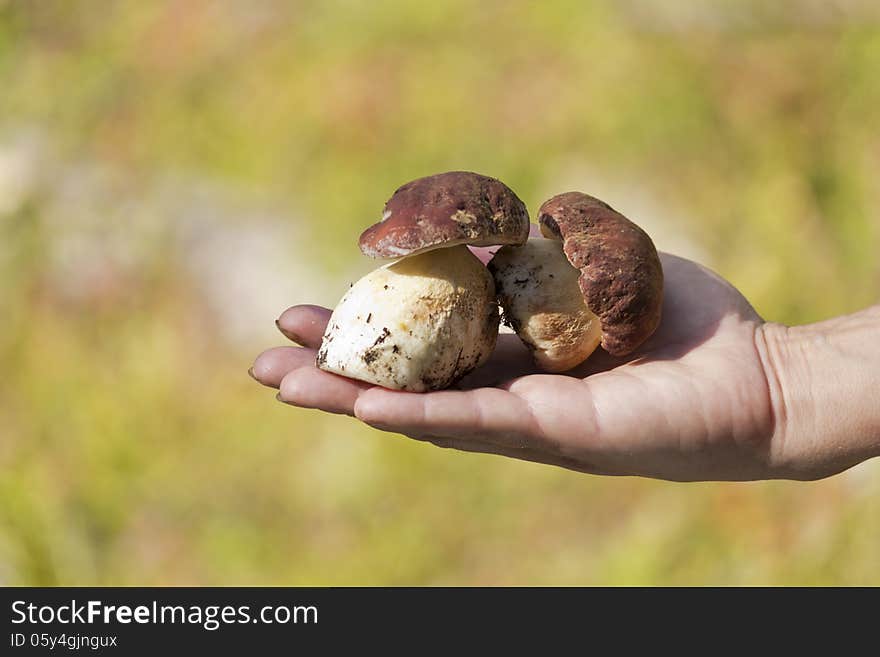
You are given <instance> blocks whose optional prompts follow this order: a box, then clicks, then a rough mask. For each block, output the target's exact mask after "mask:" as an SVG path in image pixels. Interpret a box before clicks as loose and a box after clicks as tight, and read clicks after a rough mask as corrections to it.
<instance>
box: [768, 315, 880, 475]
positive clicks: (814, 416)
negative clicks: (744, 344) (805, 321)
mask: <svg viewBox="0 0 880 657" xmlns="http://www.w3.org/2000/svg"><path fill="white" fill-rule="evenodd" d="M759 331H760V333H761V338H760V340H759V341H758V342H759V350H760V351H762V354H761V355H762V360H763V362H764V366H765V368H764V369H765V371H766V373H767V380H768V385H769V388H770V398H771V403H772V407H773V409H774V419H775V422H774V424H775V429H774V435H773V439H772V440H773V447H772V449H771V456H772V459H773V462H774V465H775V466H776V468H777V469H779V470H780V471H781V472H782V473H783V474H782V476H790V477H793V478H798V479H801V478H803V479H813V478H818V477H823V476H828V475H830V474H834V473H836V472H840V471H841V470H845V469H846V468H848V467H851V466H853V465H855V464H857V463H860V462H861V461H864V460H867V459H869V458H872V457H875V456H880V394H878V390H880V339H878V338H880V306H874V307H872V308H869V309H867V310H864V311H861V312H859V313H855V314H853V315H847V316H844V317H838V318H835V319H832V320H829V321H825V322H820V323H817V324H809V325H805V326H794V327H787V326H783V325H780V324H772V323H768V324H764V325H763V326H762V327H761V328H760V329H759Z"/></svg>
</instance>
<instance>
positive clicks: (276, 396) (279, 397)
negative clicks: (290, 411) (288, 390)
mask: <svg viewBox="0 0 880 657" xmlns="http://www.w3.org/2000/svg"><path fill="white" fill-rule="evenodd" d="M275 399H277V400H278V401H280V402H281V403H282V404H286V403H287V402H286V401H284V400H283V399H281V393H280V392H279V393H278V394H277V395H275Z"/></svg>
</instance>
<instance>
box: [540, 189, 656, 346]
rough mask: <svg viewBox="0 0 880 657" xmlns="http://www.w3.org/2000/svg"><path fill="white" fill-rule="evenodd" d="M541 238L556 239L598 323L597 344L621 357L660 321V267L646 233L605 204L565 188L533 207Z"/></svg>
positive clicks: (646, 335)
mask: <svg viewBox="0 0 880 657" xmlns="http://www.w3.org/2000/svg"><path fill="white" fill-rule="evenodd" d="M538 222H539V223H540V225H541V233H543V235H544V236H545V237H548V238H551V239H557V240H561V241H562V243H563V250H564V251H565V256H566V257H567V258H568V261H569V262H570V263H571V264H572V265H574V267H575V268H577V269H578V270H580V272H581V275H580V278H579V279H578V284H579V285H580V288H581V293H582V294H583V295H584V300H585V301H586V302H587V306H588V307H589V308H590V310H591V311H592V312H593V313H595V314H596V315H597V316H598V317H599V321H600V323H601V325H602V347H603V348H604V349H605V351H607V352H608V353H610V354H611V355H613V356H625V355H626V354H629V353H631V352H632V351H634V350H635V349H636V348H637V347H638V346H639V345H641V344H642V343H643V342H644V341H645V340H647V339H648V337H650V335H651V334H652V333H653V332H654V330H655V329H656V328H657V325H658V324H659V323H660V312H661V307H662V305H663V268H662V266H661V265H660V258H659V257H658V256H657V249H656V248H654V243H653V242H652V241H651V238H650V237H648V235H647V233H645V231H643V230H642V229H641V228H639V227H638V226H636V225H635V224H634V223H633V222H631V221H630V220H629V219H627V218H626V217H624V216H623V215H622V214H620V213H619V212H617V211H615V210H614V209H613V208H611V207H610V206H609V205H607V204H606V203H603V202H602V201H600V200H599V199H596V198H593V197H592V196H588V195H586V194H582V193H580V192H566V193H565V194H559V195H558V196H554V197H553V198H551V199H550V200H549V201H546V202H545V203H544V204H543V205H542V206H541V208H540V209H539V210H538Z"/></svg>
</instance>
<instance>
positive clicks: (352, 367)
mask: <svg viewBox="0 0 880 657" xmlns="http://www.w3.org/2000/svg"><path fill="white" fill-rule="evenodd" d="M528 234H529V217H528V212H527V211H526V208H525V205H524V204H523V203H522V201H520V200H519V198H517V196H516V194H514V193H513V191H511V190H510V189H509V188H508V187H507V186H505V185H504V184H503V183H501V182H500V181H498V180H495V179H494V178H489V177H487V176H481V175H479V174H476V173H469V172H462V171H453V172H448V173H442V174H438V175H435V176H429V177H426V178H420V179H418V180H414V181H412V182H410V183H407V184H406V185H404V186H403V187H401V188H399V189H398V190H397V191H396V192H395V193H394V195H393V196H392V197H391V199H390V200H389V201H388V202H387V203H386V204H385V212H384V214H383V217H382V221H380V222H379V223H377V224H375V225H373V226H371V227H370V228H368V229H367V230H366V231H364V233H363V234H362V235H361V237H360V241H359V245H360V249H361V251H362V252H363V253H364V254H365V255H368V256H370V257H373V258H400V259H399V260H397V261H395V262H391V263H389V264H387V265H385V266H383V267H380V268H379V269H377V270H375V271H373V272H370V273H369V274H367V275H366V276H364V277H363V278H361V279H360V280H359V281H357V282H356V283H355V284H354V285H353V286H352V287H351V289H350V290H349V291H348V293H347V294H346V295H345V296H344V297H343V298H342V300H341V301H340V302H339V304H338V305H337V306H336V308H335V309H334V311H333V314H332V315H331V317H330V321H329V323H328V325H327V331H326V333H325V334H324V338H323V340H322V343H321V348H320V349H319V350H318V357H317V365H318V367H319V368H321V369H322V370H325V371H327V372H333V373H335V374H340V375H342V376H346V377H349V378H353V379H358V380H361V381H366V382H369V383H373V384H376V385H379V386H383V387H385V388H391V389H395V390H408V391H412V392H426V391H429V390H440V389H443V388H448V387H449V386H451V385H452V384H454V383H455V382H456V381H458V380H459V379H461V378H462V377H463V376H465V375H466V374H468V373H469V372H471V371H472V370H473V369H475V368H477V367H479V366H480V365H481V364H483V363H484V362H485V361H486V359H487V358H488V357H489V355H490V354H491V353H492V351H493V349H494V348H495V342H496V339H497V336H498V324H499V313H498V304H497V301H496V292H495V284H494V282H493V279H492V275H491V274H490V273H489V271H488V270H487V269H486V267H485V266H484V265H483V263H482V262H480V260H479V259H478V258H477V257H476V256H474V255H473V254H472V253H471V252H470V250H469V249H468V248H467V247H468V246H469V245H470V246H492V245H514V244H524V243H525V242H526V240H527V239H528Z"/></svg>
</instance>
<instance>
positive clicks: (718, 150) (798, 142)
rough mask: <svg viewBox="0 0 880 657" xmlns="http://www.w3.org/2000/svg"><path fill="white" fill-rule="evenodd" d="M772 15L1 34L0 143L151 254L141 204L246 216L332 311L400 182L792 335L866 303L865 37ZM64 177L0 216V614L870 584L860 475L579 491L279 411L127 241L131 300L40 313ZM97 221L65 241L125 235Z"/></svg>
mask: <svg viewBox="0 0 880 657" xmlns="http://www.w3.org/2000/svg"><path fill="white" fill-rule="evenodd" d="M779 4H780V7H779V8H776V9H772V8H771V9H767V8H766V7H763V5H762V4H761V3H757V2H742V3H710V2H698V3H693V5H692V8H691V9H690V10H688V9H682V8H681V7H682V6H681V5H677V6H678V9H677V10H676V11H675V12H671V11H670V10H669V9H668V8H665V5H664V4H663V3H645V4H644V5H641V4H640V3H628V2H626V3H612V2H595V3H581V2H544V3H529V2H482V3H469V2H463V1H461V2H435V3H429V4H426V3H420V2H381V1H380V2H372V3H359V2H351V1H343V0H332V1H324V2H296V3H282V2H264V3H259V4H258V5H253V4H252V3H248V4H243V3H216V2H203V1H192V2H155V3H139V2H118V3H110V4H108V3H91V2H63V3H62V2H39V3H24V2H9V1H6V2H0V80H3V90H2V93H0V137H2V136H3V135H13V136H14V135H15V134H17V133H18V132H20V131H21V130H23V129H24V128H22V126H26V127H27V129H28V130H31V129H33V128H34V127H36V128H37V129H38V130H39V131H41V133H42V134H45V135H47V136H48V137H47V138H48V139H49V140H50V141H51V149H50V150H51V152H52V153H54V155H53V157H54V158H56V159H57V160H59V161H62V162H65V163H67V167H66V168H63V167H62V168H58V169H57V170H58V171H68V174H64V175H66V176H68V177H70V174H69V171H70V169H73V170H74V171H75V170H77V168H78V163H83V162H100V163H101V164H102V166H106V167H109V168H111V169H112V170H113V171H114V172H116V175H118V176H120V177H121V179H122V180H123V181H124V184H123V187H124V188H125V189H126V190H127V192H126V193H133V194H136V195H139V196H141V197H143V198H146V199H147V200H146V201H145V208H144V209H143V210H142V211H143V212H145V213H146V216H147V217H148V219H149V218H150V217H152V219H151V220H152V221H153V222H154V223H155V225H157V226H166V224H167V223H168V222H169V219H168V217H167V216H165V215H164V214H163V212H164V211H163V209H162V207H161V206H160V204H158V203H153V204H151V203H150V198H151V197H152V195H153V194H154V192H155V189H156V188H155V180H157V179H158V178H160V177H162V176H172V177H173V176H179V177H181V179H184V180H187V179H190V178H191V177H193V176H197V177H198V178H199V179H204V180H210V181H212V183H216V184H218V185H220V186H222V187H226V188H228V189H233V190H236V191H237V193H242V194H253V195H256V196H258V197H260V198H269V199H272V201H273V203H276V204H278V206H280V207H282V208H286V209H287V211H288V212H287V216H288V217H290V221H296V222H297V224H296V226H295V228H296V230H297V231H299V232H298V234H299V235H300V236H301V238H300V242H299V243H298V244H291V245H290V248H291V258H298V259H303V260H305V261H308V262H310V263H311V265H310V266H312V267H313V269H314V270H315V273H316V276H319V277H326V278H328V279H329V280H334V281H340V286H339V289H340V291H341V290H343V289H344V285H343V283H342V278H341V277H343V276H344V275H345V274H346V273H348V272H349V268H350V266H351V262H352V260H353V258H354V257H355V254H356V250H355V239H356V236H357V234H358V233H359V231H360V230H361V229H362V228H363V227H364V226H366V225H368V224H369V223H372V221H373V220H374V219H376V218H377V215H378V213H379V210H380V208H381V206H382V203H383V202H384V201H385V199H386V198H387V197H388V196H389V195H390V193H391V192H392V191H393V190H394V189H395V188H396V186H398V185H399V184H401V183H402V182H404V181H406V180H409V179H412V178H415V177H417V176H421V175H425V174H429V173H434V172H438V171H443V170H448V169H458V168H463V169H470V170H475V171H480V172H483V173H487V174H490V175H494V176H497V177H499V178H501V179H503V180H505V181H506V182H507V183H508V184H510V185H511V186H512V187H513V188H514V189H515V190H516V191H517V193H518V194H520V196H521V197H522V198H523V199H524V200H525V201H526V203H527V205H528V206H529V207H530V208H531V209H532V210H534V209H535V208H536V207H537V206H538V205H539V204H540V202H541V201H542V200H544V198H546V196H548V195H550V194H552V193H556V192H559V191H563V190H562V189H559V188H558V187H557V186H556V183H555V182H554V181H556V180H558V179H560V178H565V180H566V181H570V180H571V178H572V176H575V177H578V176H579V177H578V180H580V181H581V182H580V184H579V185H578V186H580V187H581V188H582V189H583V190H584V191H587V192H593V193H596V194H597V195H599V196H603V194H602V193H601V192H602V191H603V189H605V188H608V189H614V190H618V191H616V194H617V197H610V198H608V197H606V200H608V201H609V202H610V203H612V205H614V206H616V207H618V208H619V209H621V210H622V211H623V212H625V213H626V212H628V210H627V208H628V199H630V195H632V196H633V197H634V196H636V195H638V196H639V197H642V198H649V199H650V206H651V211H652V212H653V213H654V214H656V215H657V217H659V221H660V223H659V224H656V225H660V226H662V225H668V226H670V228H669V229H668V230H669V231H670V232H672V231H682V232H683V233H684V234H686V235H687V236H688V239H690V240H692V241H693V242H694V243H696V244H698V245H699V247H700V249H702V251H703V252H704V253H705V254H706V258H707V260H708V261H709V262H710V264H711V265H712V266H713V267H714V268H715V269H717V270H718V271H720V272H721V273H722V274H724V275H725V276H726V277H728V278H729V279H730V280H731V281H733V282H734V283H735V284H736V285H737V286H738V287H740V288H741V289H742V290H743V291H744V293H745V294H746V295H747V296H748V297H749V298H750V299H751V300H752V301H753V303H754V304H755V306H756V308H757V309H758V310H759V312H761V313H762V314H763V315H764V316H765V317H767V318H768V319H772V320H775V321H782V322H787V323H798V322H807V321H814V320H818V319H821V318H824V317H828V316H831V315H834V314H839V313H844V312H849V311H853V310H855V309H857V308H860V307H863V306H865V305H868V304H870V303H875V302H876V301H877V299H878V296H880V259H878V258H877V256H876V254H877V252H878V250H880V191H878V187H877V185H876V180H877V178H878V172H880V129H878V124H877V117H878V116H880V79H878V76H877V74H876V73H877V71H878V70H880V28H878V23H877V21H876V17H875V16H872V15H868V13H867V12H869V11H870V5H865V4H864V3H852V5H853V7H855V9H853V10H852V12H849V13H847V12H846V11H840V10H837V11H830V10H828V11H827V12H826V11H823V10H822V9H821V8H819V9H816V7H817V5H816V3H809V2H785V3H779ZM819 5H821V3H819ZM731 6H734V7H736V9H735V10H732V9H731V8H730V7H731ZM835 6H836V7H838V8H839V7H841V6H842V7H846V6H848V3H846V2H844V3H836V5H835ZM689 11H690V12H692V13H691V14H689V13H688V12H689ZM53 171H54V170H53ZM581 171H583V172H586V173H578V172H581ZM572 172H574V173H572ZM597 172H598V173H597ZM0 177H2V171H0ZM61 177H62V174H61V173H58V174H57V175H56V174H55V173H52V174H48V175H45V176H44V178H43V182H42V183H41V185H42V186H39V187H37V188H35V189H32V190H30V192H29V193H28V195H27V197H26V198H25V199H24V200H23V201H22V202H21V203H19V204H17V205H16V207H14V209H13V210H10V211H9V212H7V213H6V214H2V212H0V215H2V218H0V221H2V223H0V231H2V232H0V242H2V247H0V254H2V258H0V278H2V282H0V298H2V306H3V315H2V320H3V321H2V323H0V366H2V369H3V372H4V376H3V377H2V380H0V500H2V502H0V582H5V583H12V584H136V583H147V584H153V583H165V584H232V583H254V584H565V583H572V584H702V583H709V584H875V585H876V584H880V551H878V549H877V546H878V541H880V481H878V480H877V477H876V476H873V477H872V476H871V474H870V473H871V472H873V473H876V468H874V470H873V471H870V470H865V469H864V468H863V469H862V470H860V471H857V472H853V473H850V474H847V475H844V476H841V477H837V478H834V479H831V480H828V481H824V482H820V483H816V484H810V485H805V484H796V483H785V482H775V483H762V484H748V485H743V484H738V485H737V484H695V485H676V484H666V483H662V482H650V481H641V480H633V479H596V478H590V477H585V476H582V475H577V474H572V473H567V472H563V471H557V470H554V469H551V468H547V467H542V466H534V465H530V464H524V463H514V462H508V461H504V460H501V459H494V458H492V457H485V456H476V455H464V454H454V453H452V452H448V451H442V450H436V449H432V448H429V447H426V446H424V445H419V444H415V443H412V442H409V441H405V440H403V439H400V438H397V437H393V436H387V435H381V434H378V433H376V432H373V431H370V430H367V429H365V428H363V427H360V426H359V425H357V424H356V423H355V422H354V421H351V420H348V419H344V418H335V417H323V416H320V415H317V414H315V413H310V412H306V411H298V410H294V409H290V408H286V407H281V405H279V404H277V403H275V402H274V401H273V400H272V398H271V394H268V393H266V392H265V391H261V390H258V389H256V387H255V386H254V385H253V383H252V382H251V381H250V380H249V379H248V378H247V377H246V375H245V370H246V369H247V366H248V365H249V364H250V362H251V360H252V357H253V355H254V354H255V353H256V352H257V351H258V350H259V349H262V348H263V347H265V346H267V345H265V344H262V343H257V342H253V343H247V344H245V343H242V342H240V341H239V342H229V341H228V340H227V339H225V338H224V337H223V335H222V332H219V331H218V330H217V323H218V322H219V321H220V320H219V319H218V318H217V317H216V316H215V315H213V314H212V310H211V308H210V307H208V306H207V305H206V303H205V300H204V299H203V298H202V295H201V294H200V292H199V288H198V286H197V285H195V284H194V283H193V281H192V280H191V278H192V274H191V272H190V271H189V270H188V269H187V268H186V266H185V264H186V263H185V261H181V260H180V254H179V253H178V252H177V251H175V250H174V248H172V244H171V240H172V237H171V232H172V231H171V230H170V229H168V230H166V229H165V228H162V229H160V230H158V231H156V233H155V235H153V237H152V241H147V242H144V241H143V240H142V238H141V236H140V233H138V232H136V231H135V230H134V229H132V232H131V235H132V237H131V240H132V241H133V242H136V243H137V244H138V246H139V248H141V250H142V251H143V252H144V253H145V254H146V255H145V256H143V257H141V258H140V259H139V260H138V266H137V268H136V270H135V275H131V276H126V277H121V278H120V277H114V276H112V275H108V276H106V277H105V278H104V279H100V277H99V279H98V280H99V282H100V284H98V285H96V287H95V288H94V289H91V288H90V289H88V290H85V291H79V292H82V293H79V292H78V293H77V294H75V295H72V296H71V294H69V293H65V292H64V290H63V289H61V288H60V287H59V282H58V280H57V277H53V274H52V272H53V271H54V270H53V267H54V266H55V265H54V264H53V263H54V262H55V260H53V258H55V257H56V255H57V252H58V241H59V240H60V239H61V238H60V237H58V235H59V232H58V230H57V229H58V223H57V222H58V221H59V217H60V221H61V222H64V221H65V216H66V215H65V213H64V212H63V211H62V212H61V213H60V214H59V213H58V209H57V208H56V209H55V210H53V212H54V214H53V215H51V216H53V217H55V218H54V219H52V220H50V219H49V217H50V214H49V210H48V208H49V207H50V205H51V204H50V202H49V200H47V199H51V198H53V194H55V192H54V188H55V187H56V186H63V185H68V186H73V187H77V185H78V184H79V183H78V182H77V179H75V178H73V179H72V182H71V181H70V180H67V179H66V178H65V179H64V180H62V178H61ZM2 189H3V186H2V185H0V190H2ZM7 192H8V190H7ZM84 193H86V192H84ZM122 196H124V194H123V195H122ZM122 196H120V198H122ZM73 198H74V200H75V199H76V197H75V196H74V197H73ZM126 198H127V197H126ZM108 203H109V204H110V205H111V206H112V205H113V198H111V199H110V201H109V202H108ZM119 203H120V207H121V209H120V211H119V212H118V213H114V214H113V215H112V216H109V215H108V216H106V217H101V216H99V217H97V218H96V221H98V226H99V227H100V222H102V221H103V222H106V225H107V227H108V230H109V229H110V227H111V225H112V226H114V230H116V231H119V230H122V234H123V235H124V234H125V223H124V222H126V221H127V220H128V216H127V214H126V209H125V208H126V206H122V205H121V201H119ZM0 207H2V204H0ZM76 210H77V208H76V207H73V206H70V208H69V213H70V216H71V217H73V215H75V213H76ZM633 218H634V219H636V221H638V220H639V217H636V216H634V217H633ZM70 221H71V222H73V219H72V218H71V219H70ZM241 221H242V222H245V223H246V222H247V221H248V219H247V217H246V216H245V217H243V218H242V219H241ZM664 221H665V222H666V224H664V223H663V222H664ZM53 222H54V223H53ZM118 222H123V224H122V228H121V229H120V225H119V223H118ZM163 222H164V223H163ZM653 225H655V224H652V226H653ZM205 230H206V231H208V232H210V230H211V227H210V224H208V225H207V227H206V228H205ZM655 230H656V229H655ZM656 236H657V238H658V242H659V243H661V244H662V243H663V240H664V235H663V234H657V235H656ZM207 237H208V235H207V234H206V236H205V238H206V239H207ZM304 245H307V246H304ZM62 252H63V250H62ZM53 254H56V255H53ZM183 257H184V260H185V253H184V254H183ZM111 274H112V272H111ZM247 275H248V272H247V271H243V270H242V271H235V270H230V271H228V276H229V277H230V279H233V278H236V277H246V276H247ZM218 284H220V285H221V286H222V285H223V284H224V281H218ZM291 289H292V290H293V292H294V293H293V295H292V297H291V298H290V299H289V303H290V304H293V303H298V302H307V301H310V300H312V299H311V297H310V287H309V286H308V285H306V284H304V283H303V284H301V285H300V286H299V287H298V286H297V284H296V282H291ZM238 301H239V300H238V299H235V298H230V300H229V303H230V304H233V305H234V304H236V303H238ZM282 309H283V308H278V311H279V312H280V310H282ZM272 319H273V318H269V317H254V322H264V323H268V324H271V320H272ZM279 342H280V340H279ZM865 467H866V468H869V467H870V466H865ZM866 473H867V474H866Z"/></svg>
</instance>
